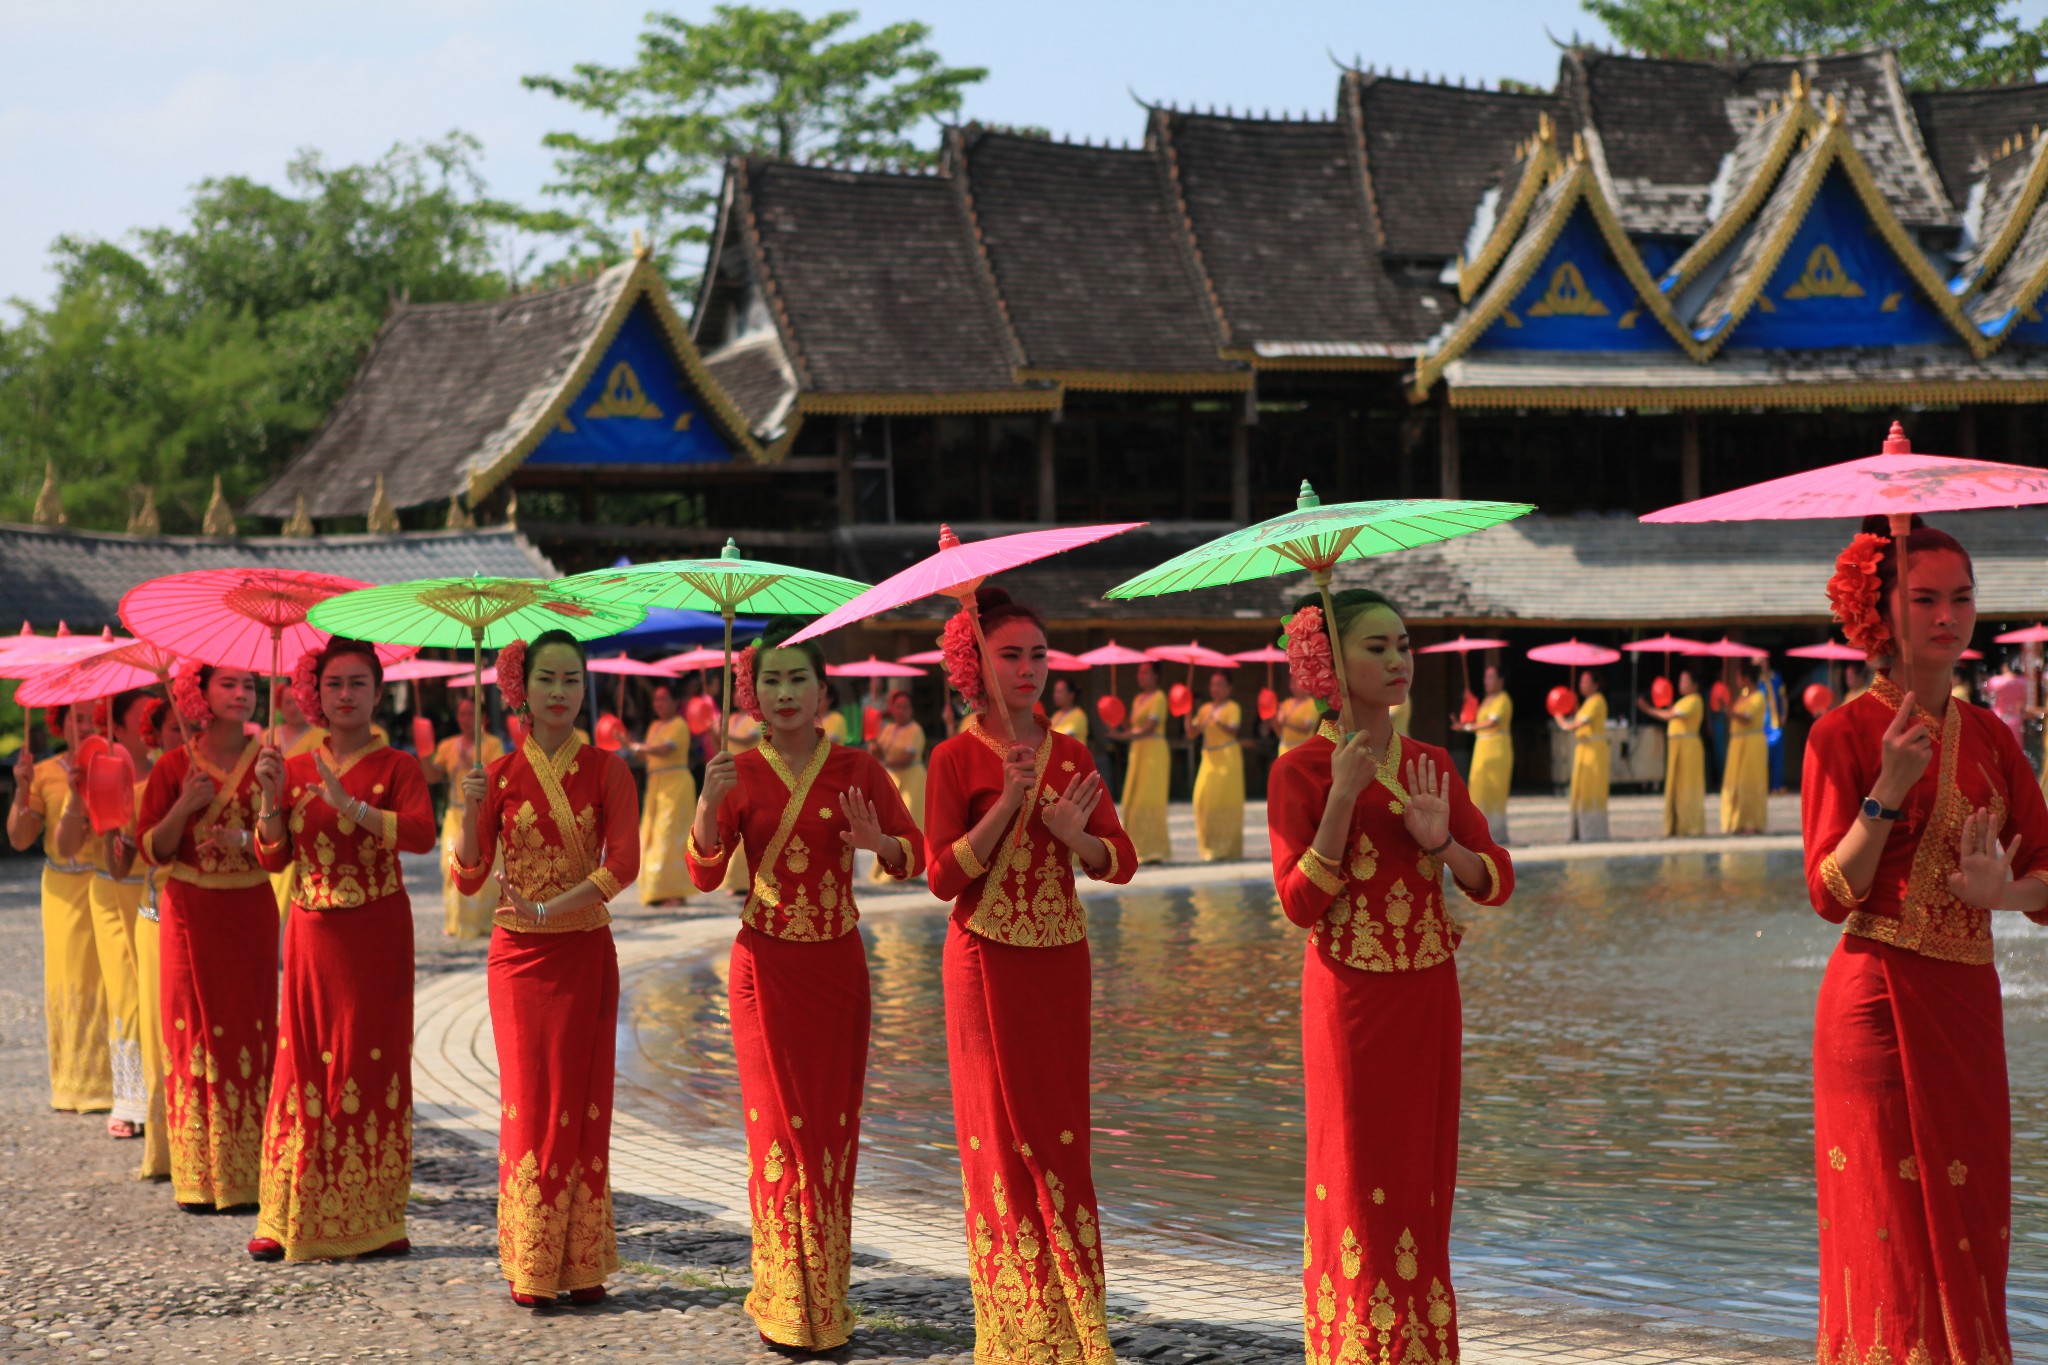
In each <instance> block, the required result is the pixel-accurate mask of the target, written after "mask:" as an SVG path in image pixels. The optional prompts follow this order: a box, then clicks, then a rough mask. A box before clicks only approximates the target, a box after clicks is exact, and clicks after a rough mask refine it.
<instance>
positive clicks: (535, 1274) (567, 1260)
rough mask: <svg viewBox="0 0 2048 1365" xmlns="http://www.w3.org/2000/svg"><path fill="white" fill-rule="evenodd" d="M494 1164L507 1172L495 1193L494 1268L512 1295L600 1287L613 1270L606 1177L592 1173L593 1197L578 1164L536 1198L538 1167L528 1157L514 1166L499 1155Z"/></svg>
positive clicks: (609, 1189) (613, 1246)
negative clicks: (552, 1191) (598, 1184)
mask: <svg viewBox="0 0 2048 1365" xmlns="http://www.w3.org/2000/svg"><path fill="white" fill-rule="evenodd" d="M498 1164H499V1165H500V1166H509V1167H510V1169H509V1171H508V1173H507V1175H506V1178H505V1185H504V1188H503V1189H502V1190H501V1191H500V1192H499V1194H498V1266H499V1269H500V1271H501V1272H502V1273H503V1274H504V1276H505V1279H506V1280H507V1281H509V1282H510V1284H511V1286H512V1289H513V1292H515V1293H519V1294H537V1295H539V1296H540V1297H541V1298H543V1299H551V1298H553V1297H554V1296H555V1295H556V1294H566V1293H568V1292H569V1291H571V1290H574V1289H589V1288H592V1287H593V1286H596V1285H600V1284H603V1283H604V1282H605V1281H606V1280H607V1279H609V1278H610V1277H611V1276H612V1275H613V1274H615V1273H616V1272H617V1271H618V1268H619V1249H618V1241H617V1239H616V1238H615V1236H614V1235H613V1231H612V1187H611V1180H610V1178H609V1177H608V1176H605V1175H604V1174H602V1173H601V1172H593V1173H592V1174H593V1176H594V1177H595V1178H596V1179H598V1180H600V1181H602V1182H603V1189H604V1192H603V1193H602V1194H598V1195H593V1194H592V1193H591V1192H590V1184H589V1182H588V1181H586V1180H585V1179H584V1172H583V1163H582V1162H580V1161H579V1162H577V1163H576V1164H575V1165H573V1166H571V1167H570V1168H569V1178H568V1179H567V1180H566V1181H564V1182H563V1184H562V1188H561V1189H560V1191H558V1192H557V1193H556V1195H555V1197H554V1198H553V1199H548V1198H546V1197H545V1196H544V1195H543V1194H542V1193H541V1188H540V1163H539V1162H538V1161H537V1160H536V1159H535V1157H534V1154H533V1153H532V1152H528V1153H527V1154H526V1155H525V1156H523V1157H521V1158H520V1159H519V1161H518V1163H517V1164H512V1163H510V1162H508V1160H507V1158H506V1156H505V1154H504V1153H503V1152H500V1153H499V1154H498ZM548 1174H549V1175H550V1176H553V1175H554V1174H555V1172H554V1171H553V1170H550V1171H549V1172H548Z"/></svg>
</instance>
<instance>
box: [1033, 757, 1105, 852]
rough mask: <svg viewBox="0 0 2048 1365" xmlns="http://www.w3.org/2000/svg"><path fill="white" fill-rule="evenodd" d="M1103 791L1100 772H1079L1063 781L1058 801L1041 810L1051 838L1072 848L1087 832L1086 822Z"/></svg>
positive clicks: (1092, 813) (1099, 800)
mask: <svg viewBox="0 0 2048 1365" xmlns="http://www.w3.org/2000/svg"><path fill="white" fill-rule="evenodd" d="M1106 790H1107V789H1106V788H1105V787H1104V786H1103V783H1102V774H1100V773H1083V774H1081V775H1080V776H1079V777H1076V778H1075V779H1074V780H1073V781H1071V782H1069V783H1067V789H1066V790H1065V791H1063V792H1061V793H1060V798H1059V800H1057V801H1055V802H1053V803H1052V804H1051V805H1050V806H1048V807H1046V810H1045V827H1046V828H1047V829H1048V830H1051V831H1052V837H1053V838H1055V839H1057V840H1059V841H1060V842H1061V843H1063V844H1065V845H1066V846H1067V847H1068V848H1075V847H1076V846H1077V845H1078V844H1079V842H1080V839H1081V836H1082V835H1084V834H1086V833H1087V832H1088V821H1089V819H1090V817H1092V816H1093V815H1094V814H1095V808H1096V807H1097V806H1099V805H1101V804H1102V798H1103V795H1104V793H1105V791H1106Z"/></svg>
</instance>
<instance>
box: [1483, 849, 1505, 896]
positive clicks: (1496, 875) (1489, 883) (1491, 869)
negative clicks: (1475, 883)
mask: <svg viewBox="0 0 2048 1365" xmlns="http://www.w3.org/2000/svg"><path fill="white" fill-rule="evenodd" d="M1479 861H1480V862H1482V863H1485V864H1486V899H1487V900H1488V901H1494V900H1498V899H1499V898H1500V868H1499V866H1497V865H1496V864H1495V863H1494V861H1493V855H1492V854H1491V853H1482V854H1480V855H1479Z"/></svg>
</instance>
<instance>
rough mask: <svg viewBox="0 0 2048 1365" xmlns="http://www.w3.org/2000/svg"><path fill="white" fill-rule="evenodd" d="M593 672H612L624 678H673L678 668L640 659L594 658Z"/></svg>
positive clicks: (591, 666)
mask: <svg viewBox="0 0 2048 1365" xmlns="http://www.w3.org/2000/svg"><path fill="white" fill-rule="evenodd" d="M589 671H590V672H592V673H610V674H613V675H615V676H617V677H622V678H673V677H674V676H675V675H676V672H677V670H676V669H673V668H670V667H669V666H668V665H666V664H662V663H651V664H650V663H642V662H641V661H640V660H638V659H626V658H615V659H592V660H591V661H590V664H589Z"/></svg>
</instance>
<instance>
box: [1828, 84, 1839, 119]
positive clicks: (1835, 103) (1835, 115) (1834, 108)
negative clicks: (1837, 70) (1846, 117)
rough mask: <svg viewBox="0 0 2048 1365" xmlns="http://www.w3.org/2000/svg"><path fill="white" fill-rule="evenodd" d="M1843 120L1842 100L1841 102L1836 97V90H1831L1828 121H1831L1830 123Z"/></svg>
mask: <svg viewBox="0 0 2048 1365" xmlns="http://www.w3.org/2000/svg"><path fill="white" fill-rule="evenodd" d="M1841 121H1842V102H1841V101H1840V100H1838V99H1836V98H1835V92H1834V91H1832V90H1830V91H1828V122H1829V123H1840V122H1841Z"/></svg>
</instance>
